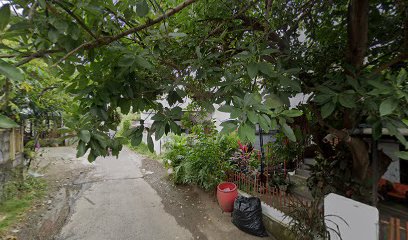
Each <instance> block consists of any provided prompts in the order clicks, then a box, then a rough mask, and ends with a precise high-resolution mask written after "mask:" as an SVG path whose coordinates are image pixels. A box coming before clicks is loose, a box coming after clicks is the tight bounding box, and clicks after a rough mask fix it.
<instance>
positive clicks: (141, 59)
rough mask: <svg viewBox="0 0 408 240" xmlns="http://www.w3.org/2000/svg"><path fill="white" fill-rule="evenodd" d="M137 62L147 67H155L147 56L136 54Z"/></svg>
mask: <svg viewBox="0 0 408 240" xmlns="http://www.w3.org/2000/svg"><path fill="white" fill-rule="evenodd" d="M135 63H136V64H137V65H139V66H141V67H143V68H146V69H151V68H153V65H152V64H150V63H149V61H147V60H146V58H144V57H141V56H135Z"/></svg>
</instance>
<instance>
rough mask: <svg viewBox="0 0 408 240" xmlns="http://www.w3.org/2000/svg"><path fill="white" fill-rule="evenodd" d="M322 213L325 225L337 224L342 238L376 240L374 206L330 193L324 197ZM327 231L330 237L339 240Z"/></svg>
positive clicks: (348, 239) (377, 227) (376, 222)
mask: <svg viewBox="0 0 408 240" xmlns="http://www.w3.org/2000/svg"><path fill="white" fill-rule="evenodd" d="M324 215H325V216H326V218H325V222H326V226H328V227H330V228H333V229H337V226H338V228H339V230H340V234H341V237H342V239H343V240H378V237H379V213H378V209H377V208H375V207H372V206H369V205H366V204H364V203H360V202H357V201H354V200H352V199H349V198H345V197H343V196H340V195H337V194H334V193H331V194H329V195H327V196H326V197H325V199H324ZM336 224H337V226H336ZM329 231H330V236H331V238H330V239H332V240H340V238H339V237H338V235H337V234H336V233H335V232H334V231H332V230H329Z"/></svg>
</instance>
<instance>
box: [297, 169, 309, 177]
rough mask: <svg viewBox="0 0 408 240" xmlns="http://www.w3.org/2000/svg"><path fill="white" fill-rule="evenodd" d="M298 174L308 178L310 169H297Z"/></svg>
mask: <svg viewBox="0 0 408 240" xmlns="http://www.w3.org/2000/svg"><path fill="white" fill-rule="evenodd" d="M296 175H299V176H302V177H306V178H308V177H310V171H308V170H304V169H296Z"/></svg>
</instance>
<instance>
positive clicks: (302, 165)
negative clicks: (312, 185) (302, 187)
mask: <svg viewBox="0 0 408 240" xmlns="http://www.w3.org/2000/svg"><path fill="white" fill-rule="evenodd" d="M299 168H300V169H303V170H308V171H309V170H310V165H309V164H301V165H300V167H299Z"/></svg>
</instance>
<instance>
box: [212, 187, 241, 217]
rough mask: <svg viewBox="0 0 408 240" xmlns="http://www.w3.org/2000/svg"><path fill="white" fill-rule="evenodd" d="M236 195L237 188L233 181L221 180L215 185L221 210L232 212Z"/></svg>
mask: <svg viewBox="0 0 408 240" xmlns="http://www.w3.org/2000/svg"><path fill="white" fill-rule="evenodd" d="M237 196H238V189H237V185H235V184H234V183H231V182H223V183H220V184H219V185H218V186H217V200H218V204H219V205H220V207H221V209H222V211H223V212H232V210H233V209H234V201H235V198H236V197H237Z"/></svg>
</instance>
